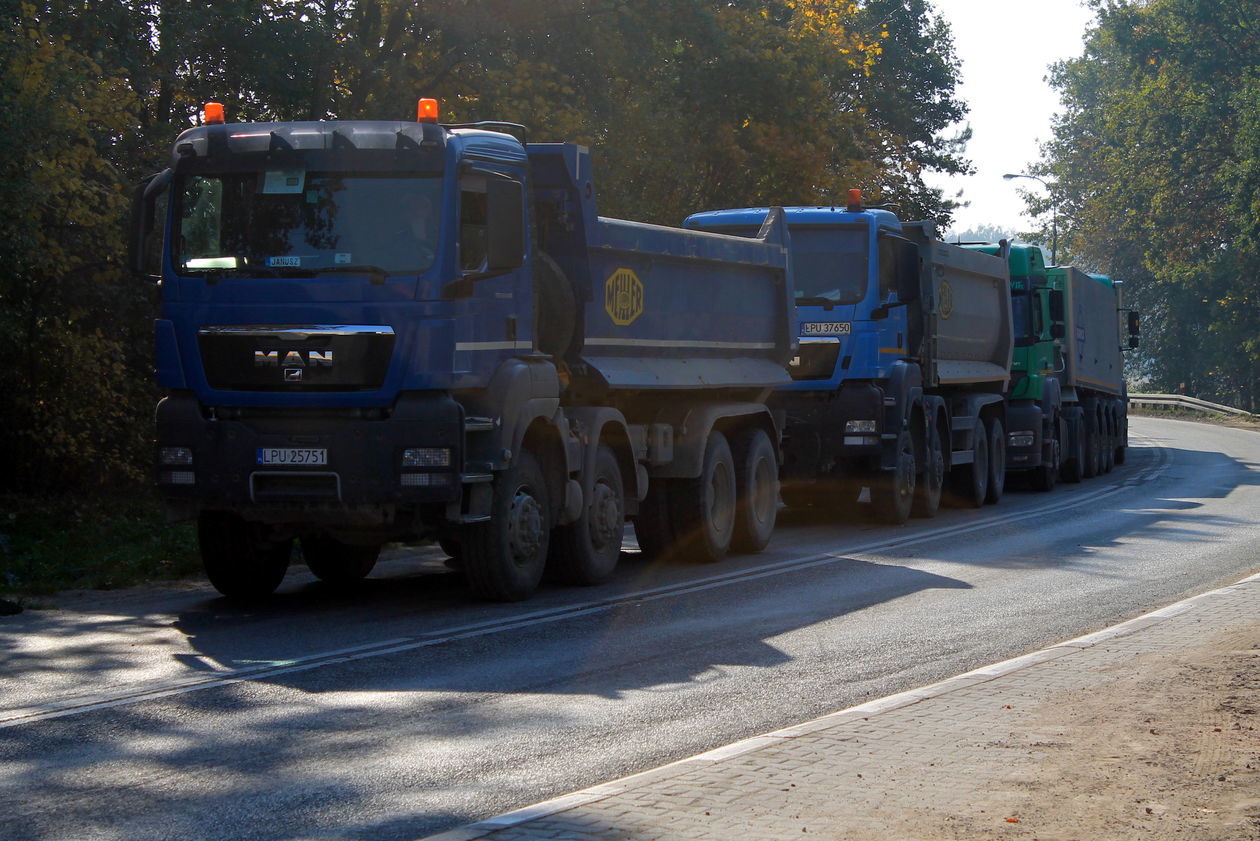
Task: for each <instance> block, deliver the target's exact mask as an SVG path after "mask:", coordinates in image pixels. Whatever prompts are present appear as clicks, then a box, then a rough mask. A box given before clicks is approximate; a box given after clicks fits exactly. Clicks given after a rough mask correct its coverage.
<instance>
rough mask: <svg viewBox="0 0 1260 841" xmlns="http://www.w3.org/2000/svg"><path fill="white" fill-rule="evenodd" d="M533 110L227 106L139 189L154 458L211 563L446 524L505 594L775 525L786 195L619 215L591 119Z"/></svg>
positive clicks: (242, 570)
mask: <svg viewBox="0 0 1260 841" xmlns="http://www.w3.org/2000/svg"><path fill="white" fill-rule="evenodd" d="M521 131H522V129H521V127H519V126H513V125H510V124H503V123H477V124H462V125H448V124H441V123H439V122H438V118H437V103H436V102H435V101H433V100H421V102H420V108H419V113H418V119H417V121H416V122H382V121H344V122H331V121H329V122H294V123H259V124H230V123H226V122H224V120H223V113H222V107H221V106H217V105H215V104H210V105H208V106H207V109H206V119H205V122H204V124H203V125H200V126H197V127H195V128H191V129H189V130H187V131H185V132H184V133H183V134H181V135H180V136H179V137H178V139H176V140H175V143H174V147H173V150H172V155H171V159H170V166H169V167H168V168H167V169H166V170H165V171H163V172H162V173H160V174H158V175H156V176H153V177H151V178H150V179H147V180H146V181H145V182H144V183H143V184H141V185H140V187H139V188H138V190H137V194H136V198H135V205H134V220H135V221H134V223H133V236H132V240H133V241H132V246H133V260H132V265H133V268H134V269H135V270H136V271H137V272H139V273H141V274H144V275H146V276H149V277H151V278H153V279H154V280H156V281H158V282H160V285H161V292H162V308H161V314H160V318H158V320H157V322H156V356H157V378H158V381H159V383H160V385H161V386H162V387H163V388H164V389H165V390H166V391H167V396H166V397H165V398H164V399H163V400H162V401H161V403H160V404H159V406H158V409H157V462H158V464H157V480H158V484H159V487H160V490H161V493H162V494H163V496H164V498H165V500H166V502H167V505H168V508H169V511H170V513H171V515H172V516H174V517H181V518H195V519H196V521H197V532H198V537H199V541H200V550H201V554H202V558H203V560H204V563H205V568H206V572H207V574H208V576H209V578H210V581H211V582H212V583H213V584H214V586H215V587H216V588H218V590H219V591H220V592H222V593H224V594H226V595H229V596H235V597H258V596H262V595H266V594H268V593H270V592H271V591H273V590H274V589H275V588H276V586H278V584H279V582H280V581H281V579H282V578H283V576H284V573H285V569H286V567H287V565H288V564H289V559H290V554H291V551H292V547H293V544H294V541H295V540H298V541H300V543H301V548H302V553H303V556H304V558H305V561H306V563H307V565H308V566H309V567H310V569H311V570H312V571H313V572H314V573H315V574H316V575H317V576H319V577H320V578H322V579H324V580H327V581H348V580H353V579H356V578H360V577H362V576H364V575H366V574H367V573H368V572H369V571H370V570H371V568H372V566H373V564H375V562H376V560H377V556H378V553H379V551H380V547H381V545H382V544H384V543H386V542H388V541H408V540H413V539H421V538H426V537H428V538H436V539H438V540H439V541H440V542H441V543H442V545H443V546H445V547H449V548H450V549H451V551H452V552H453V553H454V554H456V555H458V564H459V566H461V567H462V569H463V572H464V574H465V577H466V579H467V582H468V584H469V586H470V587H471V589H472V590H473V591H474V592H475V593H476V594H478V595H479V596H481V597H485V598H489V599H495V600H517V599H523V598H526V597H528V596H529V595H530V594H531V593H532V592H533V591H534V590H535V589H536V587H537V586H538V584H539V581H540V579H542V578H543V576H544V573H546V574H548V575H549V577H551V578H553V579H556V580H558V581H562V582H571V583H579V584H591V583H596V582H600V581H603V580H605V579H607V578H608V577H609V575H611V573H612V571H613V568H614V566H615V565H616V563H617V560H618V557H619V552H620V549H621V544H622V531H623V526H624V523H625V521H626V519H627V518H629V519H633V520H634V522H635V528H636V530H637V532H638V536H639V542H640V544H641V545H642V547H643V548H644V549H645V550H646V551H649V552H654V553H664V552H675V551H676V552H678V553H680V554H682V555H685V556H688V557H691V558H694V559H698V560H704V561H711V560H717V559H720V558H721V557H723V556H724V555H725V554H726V553H727V551H728V550H729V549H730V548H731V547H734V549H736V550H741V551H756V550H759V549H761V548H763V547H764V546H765V545H766V542H767V541H768V540H769V539H770V533H771V531H772V529H773V527H774V520H775V512H776V505H777V494H778V478H777V473H778V461H779V458H778V442H779V439H780V433H781V431H780V430H779V428H778V427H777V425H776V423H775V420H774V417H773V416H772V414H771V412H770V410H769V409H768V407H767V405H766V398H767V396H768V395H769V393H770V391H771V389H772V388H773V387H775V386H778V385H782V384H783V383H785V382H787V381H789V376H788V374H787V372H786V370H785V366H786V364H787V362H788V361H789V359H790V358H791V356H792V354H793V348H794V346H795V344H796V316H795V312H794V310H793V305H792V300H793V291H792V281H791V276H790V274H789V271H788V265H789V264H788V256H787V230H786V226H785V224H784V222H783V219H782V213H781V212H778V211H775V212H772V213H770V214H768V215H767V214H763V216H765V217H766V219H765V224H764V225H763V226H761V228H760V230H759V231H758V235H757V236H756V237H753V238H746V237H736V236H725V235H720V234H711V233H703V232H697V231H687V230H682V229H676V228H667V227H661V226H656V225H648V224H639V223H634V222H627V221H621V220H615V219H607V218H603V217H600V216H598V215H597V214H596V205H595V184H594V180H593V176H592V172H591V158H590V155H589V153H588V152H587V150H586V149H585V148H583V147H581V146H577V145H573V144H562V143H528V144H527V143H524V142H523V141H522V140H519V139H518V138H517V137H516V136H514V134H515V133H520V132H521Z"/></svg>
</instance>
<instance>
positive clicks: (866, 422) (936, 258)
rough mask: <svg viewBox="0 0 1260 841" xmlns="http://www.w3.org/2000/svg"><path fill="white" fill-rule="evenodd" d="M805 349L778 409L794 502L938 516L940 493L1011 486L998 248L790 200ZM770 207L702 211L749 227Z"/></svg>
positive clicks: (1005, 276)
mask: <svg viewBox="0 0 1260 841" xmlns="http://www.w3.org/2000/svg"><path fill="white" fill-rule="evenodd" d="M784 213H785V216H786V218H787V222H788V229H789V231H790V233H791V255H792V271H793V278H794V281H795V284H796V291H795V303H796V309H797V313H798V315H799V318H800V328H801V334H800V347H799V351H798V353H797V355H796V356H795V357H794V358H793V359H792V361H791V363H790V367H789V370H790V372H791V374H792V382H791V383H789V384H787V385H784V386H781V387H780V388H778V389H777V390H776V391H775V393H774V395H773V397H772V399H771V404H772V406H773V407H774V409H775V410H776V412H778V413H779V415H780V416H781V417H782V418H783V423H784V439H783V466H782V474H781V481H782V494H783V499H784V501H785V502H786V503H787V504H788V505H789V506H798V505H799V506H804V505H813V506H815V507H820V506H821V507H829V508H837V509H844V510H849V509H850V507H851V506H852V505H853V503H855V502H858V501H860V500H861V499H865V498H866V494H869V500H868V501H869V511H870V513H871V514H873V515H874V516H875V518H876V519H878V520H881V521H884V522H890V523H903V522H905V521H906V520H907V519H908V518H909V517H910V516H911V514H912V513H913V514H917V515H921V516H926V517H930V516H933V515H935V514H936V512H937V510H938V507H939V506H940V504H941V500H942V497H943V496H944V497H945V498H946V499H947V500H950V501H952V502H954V503H955V504H959V505H964V506H980V505H983V504H985V503H986V502H996V501H997V500H998V499H999V498H1000V497H1001V495H1002V491H1003V488H1004V485H1005V445H1006V440H1007V436H1006V429H1007V416H1006V400H1005V397H1004V393H1005V390H1006V386H1007V382H1008V380H1009V378H1010V366H1011V352H1012V343H1013V336H1012V328H1011V302H1010V293H1009V291H1008V287H1009V282H1010V279H1009V273H1008V268H1007V260H1006V257H1005V256H1004V255H1002V256H994V255H989V254H984V253H979V252H977V251H972V250H968V249H965V248H960V247H958V246H955V245H950V244H948V243H945V242H942V241H940V240H938V239H937V238H936V234H935V228H934V225H933V224H932V223H931V222H915V223H904V222H901V221H900V220H899V219H897V217H896V216H895V215H893V214H892V213H890V212H888V211H887V210H883V209H878V208H867V207H864V206H863V205H862V201H861V194H860V193H859V192H858V191H856V190H854V191H851V192H850V195H849V202H848V205H847V206H845V207H789V208H785V210H784ZM769 215H770V211H769V210H768V209H767V208H746V209H740V210H722V211H712V212H706V213H698V214H694V215H692V216H690V217H688V218H687V220H686V222H685V223H684V224H685V225H686V226H687V227H692V228H696V229H700V230H706V231H722V232H729V233H737V234H742V235H745V236H752V235H754V234H755V233H756V232H757V231H758V230H759V229H760V226H761V225H762V224H763V223H764V222H765V220H766V219H767V218H768V217H769Z"/></svg>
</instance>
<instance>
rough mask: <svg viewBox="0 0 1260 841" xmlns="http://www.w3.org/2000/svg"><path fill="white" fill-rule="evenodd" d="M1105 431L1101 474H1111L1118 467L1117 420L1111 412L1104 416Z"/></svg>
mask: <svg viewBox="0 0 1260 841" xmlns="http://www.w3.org/2000/svg"><path fill="white" fill-rule="evenodd" d="M1103 424H1104V431H1103V435H1102V436H1101V437H1102V453H1101V455H1102V463H1101V464H1100V465H1099V472H1101V473H1110V472H1111V469H1112V468H1113V467H1115V466H1116V461H1115V458H1116V436H1115V433H1114V430H1115V426H1116V425H1115V418H1113V417H1112V416H1111V413H1110V412H1107V413H1106V414H1104V415H1103Z"/></svg>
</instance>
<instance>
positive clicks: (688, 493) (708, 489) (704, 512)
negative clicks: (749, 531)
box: [670, 430, 736, 564]
mask: <svg viewBox="0 0 1260 841" xmlns="http://www.w3.org/2000/svg"><path fill="white" fill-rule="evenodd" d="M735 494H736V490H735V460H734V458H733V457H732V456H731V447H730V445H729V444H728V443H727V442H726V436H725V435H723V434H722V433H721V432H718V431H717V430H714V431H713V432H710V433H709V440H708V442H707V443H706V444H705V447H704V462H703V464H702V465H701V468H700V476H699V478H696V479H683V480H679V481H678V482H677V483H676V484H675V485H674V487H673V488H671V489H670V498H671V501H672V502H673V503H674V512H675V514H676V516H677V519H676V520H675V528H676V529H677V531H678V537H679V548H680V549H681V551H682V552H683V556H684V557H686V558H687V559H689V560H691V561H694V562H697V563H702V564H709V563H716V562H717V561H720V560H722V559H723V558H725V557H726V553H727V552H729V551H730V548H731V537H732V536H733V535H734V533H735V498H736V497H735Z"/></svg>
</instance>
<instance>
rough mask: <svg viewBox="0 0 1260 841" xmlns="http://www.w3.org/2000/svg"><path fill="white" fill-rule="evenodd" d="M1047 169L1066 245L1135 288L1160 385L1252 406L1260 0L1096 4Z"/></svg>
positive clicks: (1257, 358)
mask: <svg viewBox="0 0 1260 841" xmlns="http://www.w3.org/2000/svg"><path fill="white" fill-rule="evenodd" d="M1094 6H1095V8H1096V9H1097V10H1098V22H1097V25H1096V26H1095V27H1094V28H1093V29H1092V30H1091V32H1090V33H1089V35H1088V37H1087V39H1086V44H1085V51H1084V54H1083V55H1082V56H1081V57H1080V58H1077V59H1073V60H1071V61H1067V62H1064V63H1062V64H1060V65H1058V66H1057V67H1056V68H1055V70H1054V72H1053V74H1052V82H1053V84H1054V85H1055V86H1056V87H1058V88H1059V90H1060V91H1061V95H1062V98H1063V102H1064V104H1065V106H1066V110H1065V112H1064V114H1063V116H1062V117H1061V118H1060V119H1059V120H1058V121H1057V122H1056V124H1055V137H1054V139H1053V140H1052V141H1051V142H1050V143H1049V144H1047V146H1046V148H1045V149H1044V161H1043V164H1042V166H1041V168H1040V169H1039V170H1038V172H1039V173H1041V174H1045V175H1050V176H1053V177H1054V178H1055V180H1056V181H1057V191H1058V195H1059V198H1060V201H1061V203H1060V216H1059V218H1060V221H1061V225H1062V227H1063V228H1064V231H1063V235H1062V237H1061V238H1062V240H1063V241H1064V242H1065V243H1066V244H1067V246H1068V247H1069V248H1070V249H1071V250H1072V252H1073V253H1074V254H1076V255H1077V257H1078V258H1079V259H1080V260H1082V261H1083V262H1085V263H1086V264H1088V265H1091V266H1093V267H1097V268H1099V269H1102V270H1104V271H1107V272H1108V273H1109V274H1111V275H1113V276H1114V277H1116V278H1118V279H1121V280H1124V281H1125V282H1126V291H1127V293H1128V298H1129V300H1130V301H1131V302H1132V303H1134V304H1135V305H1136V306H1137V307H1138V308H1140V309H1141V310H1143V311H1144V319H1143V323H1144V324H1145V325H1146V327H1147V330H1146V335H1145V337H1144V340H1143V344H1144V349H1143V364H1144V366H1145V370H1148V371H1149V372H1150V374H1151V377H1152V379H1153V383H1152V384H1153V386H1154V387H1155V388H1157V389H1166V390H1176V389H1178V388H1180V387H1181V385H1182V384H1183V383H1184V384H1186V388H1187V391H1189V392H1190V393H1198V394H1201V395H1202V396H1205V397H1209V398H1215V399H1219V400H1223V401H1226V402H1231V401H1238V402H1241V403H1243V404H1247V405H1253V404H1254V400H1255V394H1256V393H1255V385H1256V375H1257V373H1258V372H1260V299H1258V297H1257V290H1256V287H1255V282H1254V278H1255V277H1256V275H1257V272H1258V271H1260V254H1258V253H1257V245H1256V233H1257V230H1256V226H1257V218H1258V214H1257V211H1258V210H1260V179H1258V175H1260V171H1258V170H1257V158H1258V150H1260V133H1258V132H1257V118H1256V116H1255V115H1256V113H1257V105H1260V100H1258V99H1257V96H1258V95H1260V71H1258V70H1257V63H1256V58H1257V56H1258V55H1260V42H1258V38H1260V26H1257V24H1256V13H1257V12H1260V2H1257V0H1241V2H1235V1H1233V0H1149V2H1136V0H1095V2H1094Z"/></svg>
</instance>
